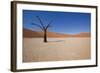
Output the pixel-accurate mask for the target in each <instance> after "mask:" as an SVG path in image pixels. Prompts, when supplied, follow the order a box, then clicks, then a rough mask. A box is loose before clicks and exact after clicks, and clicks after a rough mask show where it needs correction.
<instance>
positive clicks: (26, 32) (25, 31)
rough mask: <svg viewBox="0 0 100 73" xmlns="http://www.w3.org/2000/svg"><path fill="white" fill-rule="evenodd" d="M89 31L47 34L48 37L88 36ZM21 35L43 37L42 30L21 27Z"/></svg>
mask: <svg viewBox="0 0 100 73" xmlns="http://www.w3.org/2000/svg"><path fill="white" fill-rule="evenodd" d="M90 35H91V34H90V33H86V32H82V33H79V34H73V35H72V34H62V33H56V32H49V31H48V32H47V36H48V37H50V38H67V37H90ZM23 37H25V38H37V37H38V38H40V37H43V32H39V31H32V30H29V29H25V28H24V29H23Z"/></svg>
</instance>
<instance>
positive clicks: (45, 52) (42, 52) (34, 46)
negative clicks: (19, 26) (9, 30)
mask: <svg viewBox="0 0 100 73" xmlns="http://www.w3.org/2000/svg"><path fill="white" fill-rule="evenodd" d="M90 58H91V41H90V38H89V37H83V38H82V37H81V38H75V37H74V38H48V42H47V43H44V42H43V38H24V39H23V62H41V61H63V60H85V59H90Z"/></svg>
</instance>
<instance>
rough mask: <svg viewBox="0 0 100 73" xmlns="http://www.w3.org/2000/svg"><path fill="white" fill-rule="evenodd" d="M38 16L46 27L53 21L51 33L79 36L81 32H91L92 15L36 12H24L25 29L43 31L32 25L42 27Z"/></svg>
mask: <svg viewBox="0 0 100 73" xmlns="http://www.w3.org/2000/svg"><path fill="white" fill-rule="evenodd" d="M36 16H40V18H41V19H42V22H43V23H44V24H45V25H46V24H48V23H49V22H50V21H51V20H53V22H52V24H51V25H52V27H51V28H49V31H51V32H57V33H64V34H78V33H81V32H90V30H91V29H90V27H91V14H90V13H76V12H55V11H36V10H23V27H24V28H27V29H31V30H34V31H37V30H38V31H41V30H40V29H39V28H38V27H36V26H33V25H32V23H36V24H39V25H40V22H39V20H38V19H37V17H36Z"/></svg>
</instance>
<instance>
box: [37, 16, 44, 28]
mask: <svg viewBox="0 0 100 73" xmlns="http://www.w3.org/2000/svg"><path fill="white" fill-rule="evenodd" d="M37 18H38V20H39V21H40V24H41V26H42V27H43V28H44V29H45V26H44V24H43V22H42V20H41V19H40V17H39V16H37Z"/></svg>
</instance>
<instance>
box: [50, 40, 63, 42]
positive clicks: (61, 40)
mask: <svg viewBox="0 0 100 73" xmlns="http://www.w3.org/2000/svg"><path fill="white" fill-rule="evenodd" d="M64 41H65V40H48V42H64Z"/></svg>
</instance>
